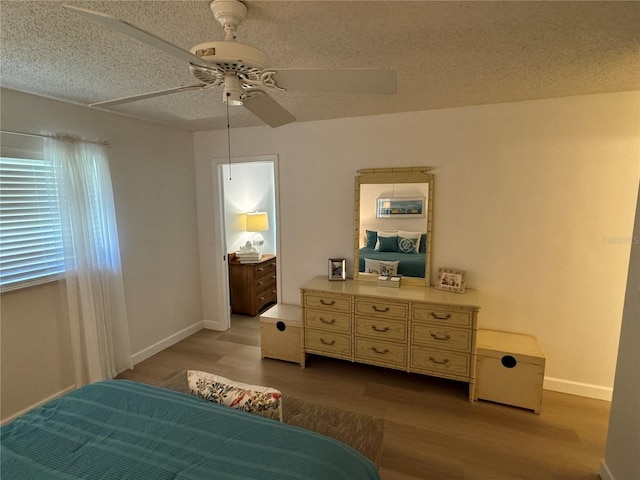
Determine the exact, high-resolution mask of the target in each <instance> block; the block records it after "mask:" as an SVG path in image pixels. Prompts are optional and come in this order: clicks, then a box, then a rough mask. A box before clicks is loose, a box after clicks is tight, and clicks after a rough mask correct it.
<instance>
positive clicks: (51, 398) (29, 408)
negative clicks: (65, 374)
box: [0, 385, 76, 426]
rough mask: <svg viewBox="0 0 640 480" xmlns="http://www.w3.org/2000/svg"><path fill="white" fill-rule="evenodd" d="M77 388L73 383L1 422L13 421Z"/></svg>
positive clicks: (2, 423)
mask: <svg viewBox="0 0 640 480" xmlns="http://www.w3.org/2000/svg"><path fill="white" fill-rule="evenodd" d="M75 389H76V386H75V385H71V386H70V387H67V388H64V389H62V390H60V391H59V392H56V393H54V394H53V395H50V396H48V397H47V398H45V399H42V400H40V401H39V402H36V403H34V404H33V405H30V406H28V407H27V408H24V409H22V410H20V411H19V412H16V413H14V414H13V415H11V416H9V417H7V418H4V419H2V421H1V422H0V426H2V425H5V424H7V423H9V422H11V421H12V420H14V419H16V418H18V417H19V416H20V415H24V414H25V413H27V412H28V411H29V410H33V409H34V408H37V407H39V406H41V405H44V404H45V403H47V402H49V401H51V400H55V399H56V398H58V397H61V396H63V395H66V394H67V393H69V392H72V391H73V390H75Z"/></svg>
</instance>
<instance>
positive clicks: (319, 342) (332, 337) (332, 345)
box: [304, 328, 351, 356]
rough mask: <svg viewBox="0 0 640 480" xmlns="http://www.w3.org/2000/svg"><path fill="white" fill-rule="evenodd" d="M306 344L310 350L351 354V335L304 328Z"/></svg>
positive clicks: (343, 354) (344, 354)
mask: <svg viewBox="0 0 640 480" xmlns="http://www.w3.org/2000/svg"><path fill="white" fill-rule="evenodd" d="M304 346H305V349H306V350H309V351H313V350H316V351H321V352H325V353H329V354H334V355H340V356H350V355H351V337H350V336H349V335H339V334H335V333H328V332H318V331H316V330H308V329H306V328H305V330H304Z"/></svg>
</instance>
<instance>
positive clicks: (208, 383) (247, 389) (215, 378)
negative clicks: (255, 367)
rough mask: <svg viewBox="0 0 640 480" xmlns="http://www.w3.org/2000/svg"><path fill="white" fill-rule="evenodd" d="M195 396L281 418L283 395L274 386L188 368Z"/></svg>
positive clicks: (190, 386) (276, 418) (188, 378)
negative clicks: (246, 381)
mask: <svg viewBox="0 0 640 480" xmlns="http://www.w3.org/2000/svg"><path fill="white" fill-rule="evenodd" d="M187 380H188V382H189V389H190V390H191V393H192V394H193V395H196V396H198V397H200V398H203V399H205V400H209V401H211V402H215V403H219V404H221V405H225V406H227V407H230V408H234V409H236V410H242V411H245V412H249V413H255V414H257V415H260V416H262V417H266V418H271V419H273V420H279V421H282V394H281V393H280V391H279V390H276V389H275V388H269V387H262V386H260V385H249V384H247V383H240V382H234V381H233V380H229V379H228V378H225V377H221V376H219V375H214V374H212V373H206V372H200V371H197V370H189V371H187Z"/></svg>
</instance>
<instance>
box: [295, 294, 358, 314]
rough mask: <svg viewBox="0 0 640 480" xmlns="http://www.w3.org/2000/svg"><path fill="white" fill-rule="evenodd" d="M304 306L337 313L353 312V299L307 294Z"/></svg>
mask: <svg viewBox="0 0 640 480" xmlns="http://www.w3.org/2000/svg"><path fill="white" fill-rule="evenodd" d="M304 306H305V307H309V308H320V309H322V310H332V311H336V312H351V297H342V296H340V295H332V294H330V293H323V294H317V293H305V294H304Z"/></svg>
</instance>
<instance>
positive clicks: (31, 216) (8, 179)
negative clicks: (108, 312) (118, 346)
mask: <svg viewBox="0 0 640 480" xmlns="http://www.w3.org/2000/svg"><path fill="white" fill-rule="evenodd" d="M41 150H42V149H41V148H40V154H38V151H37V150H30V151H26V150H25V151H20V150H15V149H12V151H11V152H9V154H8V155H6V156H5V154H6V153H7V152H6V151H5V149H4V148H3V152H2V156H1V157H0V287H1V289H2V291H6V290H12V289H15V288H19V287H23V286H26V285H33V284H37V283H43V282H45V281H49V280H51V279H54V278H56V277H57V276H59V275H60V274H61V273H63V272H64V251H63V246H62V235H61V227H60V211H59V208H58V194H57V191H56V188H55V181H54V172H53V165H52V163H51V162H47V161H45V160H44V159H43V158H42V157H41V155H42V154H41ZM9 155H10V156H9ZM27 156H28V157H36V158H23V157H27ZM38 157H40V158H38Z"/></svg>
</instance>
